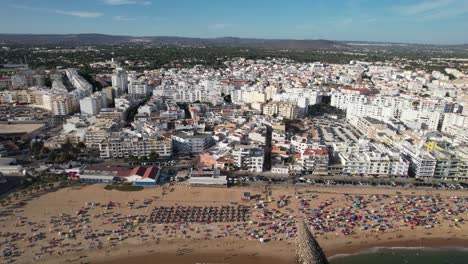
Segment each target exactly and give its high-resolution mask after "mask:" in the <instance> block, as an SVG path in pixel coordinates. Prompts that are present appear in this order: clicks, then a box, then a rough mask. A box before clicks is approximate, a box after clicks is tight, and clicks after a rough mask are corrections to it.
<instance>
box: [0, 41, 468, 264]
mask: <svg viewBox="0 0 468 264" xmlns="http://www.w3.org/2000/svg"><path fill="white" fill-rule="evenodd" d="M15 49H19V50H20V51H23V50H24V48H22V47H21V48H14V47H13V49H10V48H9V47H3V50H2V52H4V53H10V52H15ZM106 49H108V48H104V50H106ZM201 49H203V50H202V51H200V52H207V53H209V52H210V49H206V50H205V49H204V48H201ZM27 50H29V51H31V52H32V53H30V54H35V55H34V56H39V57H35V61H34V62H33V63H34V65H36V66H34V67H33V66H31V65H29V64H28V60H27V58H26V57H24V59H20V61H18V62H17V63H13V62H12V61H4V62H5V63H4V64H2V65H1V67H0V74H1V77H0V87H1V91H0V101H1V105H0V111H1V113H2V115H0V123H1V126H0V156H1V157H0V173H1V176H0V191H1V192H0V197H1V199H0V202H1V204H0V205H1V207H0V219H1V222H2V224H1V226H2V229H1V232H0V238H1V240H2V241H1V242H0V248H1V255H0V257H2V258H3V259H2V260H3V261H5V263H16V262H19V263H31V262H43V263H64V262H74V261H82V260H86V261H97V262H99V263H108V262H106V261H112V260H110V259H111V257H112V258H114V257H115V258H122V257H125V258H122V260H121V261H122V262H121V263H128V262H131V261H134V259H132V257H138V256H139V255H141V256H143V258H145V259H149V260H151V259H152V258H153V257H154V256H157V258H160V259H164V261H165V262H167V263H172V262H174V263H193V261H194V259H196V260H197V261H199V262H206V261H208V260H209V261H211V260H212V261H214V262H216V261H219V260H224V261H227V260H232V261H233V263H240V262H242V263H263V262H261V260H264V259H269V258H275V261H269V262H268V263H294V262H295V259H296V258H295V256H293V254H292V252H295V250H297V252H296V256H297V257H299V258H301V259H303V258H304V259H307V258H309V259H310V258H321V259H324V258H326V257H333V256H335V255H340V254H347V253H353V252H357V251H358V250H359V249H366V248H368V247H369V245H376V246H392V245H413V244H414V243H418V245H421V246H434V245H435V246H439V245H443V246H446V245H447V244H450V243H447V242H446V240H447V241H448V240H450V241H451V243H453V246H458V245H460V244H462V245H464V240H463V239H464V238H463V237H465V236H466V235H464V233H463V231H462V230H463V229H462V228H463V227H464V223H465V221H464V218H463V217H464V216H465V215H466V212H467V210H468V209H467V208H468V207H467V206H466V203H468V199H467V198H466V197H464V196H463V195H464V189H465V188H467V187H468V183H467V182H466V179H468V146H467V142H468V134H467V132H466V130H465V129H466V128H468V97H467V95H466V90H467V88H468V75H467V70H466V64H464V62H463V60H461V62H460V61H458V60H457V59H455V58H451V59H450V58H448V59H445V62H441V61H442V59H441V60H440V61H439V62H437V63H436V64H438V63H442V64H443V65H445V66H446V67H442V68H441V67H440V65H433V64H430V63H424V64H418V63H416V64H414V62H415V61H412V60H411V59H394V60H387V59H383V60H382V61H379V60H368V61H365V60H350V61H348V62H342V63H338V62H334V63H327V62H314V61H309V62H305V61H296V60H294V59H292V58H287V57H285V58H278V57H268V58H257V57H254V56H253V57H250V58H247V57H248V56H246V57H226V58H224V59H216V60H213V61H215V62H210V63H206V64H205V63H204V61H196V62H195V63H194V61H191V62H190V63H189V64H188V65H179V64H178V63H169V64H165V65H163V66H161V67H154V68H153V67H152V66H151V65H150V64H148V63H147V62H143V61H132V60H130V59H125V58H122V57H113V56H109V57H108V58H106V59H100V60H93V58H95V57H94V56H93V55H92V54H95V53H99V51H100V48H98V47H87V48H84V47H80V48H77V49H69V48H57V47H56V48H52V49H48V48H27ZM57 50H59V51H57ZM83 50H86V52H88V53H89V56H88V57H86V59H87V60H92V61H91V62H89V63H86V64H83V63H81V64H80V65H81V66H80V65H76V63H75V64H73V65H68V64H65V62H64V60H68V59H67V58H66V56H70V54H75V53H76V52H82V51H83ZM57 52H60V53H59V54H62V55H60V56H58V57H60V58H61V59H60V61H55V62H54V64H61V63H64V64H63V65H65V66H61V65H54V66H49V67H47V66H38V65H37V63H38V62H37V61H41V59H40V58H42V57H40V56H44V58H43V59H44V63H45V64H47V63H49V62H50V61H49V60H53V59H51V57H50V55H51V54H54V55H55V54H56V53H57ZM103 52H107V51H103ZM340 52H342V53H345V52H343V51H340ZM326 53H327V52H322V53H320V54H322V55H323V56H328V55H324V54H326ZM15 54H16V53H15ZM30 54H29V55H30ZM43 54H46V55H43ZM67 54H68V55H67ZM73 56H74V55H73ZM333 56H335V55H334V54H333ZM97 57H100V56H97ZM52 58H53V56H52ZM179 61H180V60H179ZM453 61H457V62H456V63H453ZM136 65H140V66H141V67H140V66H136ZM434 67H435V68H437V69H435V68H434ZM431 68H432V69H431ZM429 69H430V70H429ZM429 230H430V231H431V232H428V231H429ZM315 239H317V240H315ZM392 239H393V240H392ZM431 239H433V240H431ZM437 239H439V240H437ZM293 240H295V241H296V245H297V246H296V247H294V246H293V244H292V243H291V241H293ZM390 240H392V241H390ZM218 241H222V242H223V243H219V242H218ZM415 241H416V242H415ZM440 241H442V242H440ZM148 242H151V243H148ZM391 242H395V243H398V244H391ZM318 243H320V246H321V247H323V252H322V251H321V249H319V250H318V252H321V253H317V254H318V255H310V251H313V252H315V251H314V250H315V248H316V247H320V246H318ZM369 243H370V244H369ZM155 245H157V246H156V247H155ZM302 245H307V246H306V249H304V246H302ZM350 245H352V247H351V248H350ZM450 245H452V244H450ZM243 247H245V249H242V248H243ZM308 247H310V248H309V249H307V248H308ZM239 248H241V249H239ZM239 250H240V251H239ZM301 250H302V251H301ZM131 252H133V254H134V255H130V253H131ZM231 252H232V253H231ZM235 252H240V253H239V254H238V253H235ZM103 254H105V256H104V255H103ZM153 254H155V255H153ZM257 254H258V255H257ZM325 255H326V257H325ZM145 256H146V257H145ZM148 256H149V257H148ZM307 256H308V257H307ZM311 256H312V257H311ZM126 258H130V259H126ZM236 261H237V262H236ZM301 263H311V262H310V261H305V262H301ZM314 263H315V262H314Z"/></svg>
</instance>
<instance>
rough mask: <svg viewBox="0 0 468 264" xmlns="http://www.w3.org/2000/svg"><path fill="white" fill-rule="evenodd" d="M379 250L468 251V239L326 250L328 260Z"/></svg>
mask: <svg viewBox="0 0 468 264" xmlns="http://www.w3.org/2000/svg"><path fill="white" fill-rule="evenodd" d="M379 249H403V250H404V249H408V250H417V249H423V250H443V249H451V250H468V239H462V238H421V239H410V240H401V241H385V242H380V243H369V244H360V245H349V246H347V247H340V248H336V249H332V250H326V251H325V254H326V255H327V258H328V260H333V259H336V258H345V257H348V256H352V255H361V254H366V253H371V252H373V251H374V250H379Z"/></svg>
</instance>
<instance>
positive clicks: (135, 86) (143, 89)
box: [128, 80, 151, 96]
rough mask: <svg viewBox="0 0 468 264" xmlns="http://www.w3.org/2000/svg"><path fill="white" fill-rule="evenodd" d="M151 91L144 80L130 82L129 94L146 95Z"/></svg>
mask: <svg viewBox="0 0 468 264" xmlns="http://www.w3.org/2000/svg"><path fill="white" fill-rule="evenodd" d="M150 93H151V90H150V89H149V87H148V85H146V83H145V82H144V81H140V80H131V81H130V83H129V84H128V94H132V95H141V96H146V95H148V94H150Z"/></svg>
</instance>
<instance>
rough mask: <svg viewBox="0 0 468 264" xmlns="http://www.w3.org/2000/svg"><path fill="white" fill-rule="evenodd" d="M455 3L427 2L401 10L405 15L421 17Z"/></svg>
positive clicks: (449, 0)
mask: <svg viewBox="0 0 468 264" xmlns="http://www.w3.org/2000/svg"><path fill="white" fill-rule="evenodd" d="M451 3H453V0H435V1H429V2H428V1H425V2H420V3H418V4H414V5H407V6H400V7H399V10H400V12H401V13H402V14H404V15H419V14H423V13H426V12H430V11H432V10H436V9H439V8H442V7H446V6H447V5H449V4H451Z"/></svg>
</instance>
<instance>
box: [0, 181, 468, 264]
mask: <svg viewBox="0 0 468 264" xmlns="http://www.w3.org/2000/svg"><path fill="white" fill-rule="evenodd" d="M262 190H263V189H262V188H260V187H258V188H254V187H242V188H229V189H220V188H203V187H193V188H188V187H187V186H186V185H174V186H171V187H169V188H162V187H156V188H146V189H145V190H143V191H139V192H121V191H117V190H111V191H108V190H104V186H101V185H91V186H82V187H69V188H64V189H60V190H57V191H39V192H38V193H35V192H34V193H33V194H29V193H28V194H26V195H24V197H22V196H23V195H20V197H19V198H18V199H17V200H15V199H12V202H11V204H10V205H8V206H6V207H2V208H1V214H0V222H1V224H0V226H1V232H0V233H1V237H0V239H1V242H0V249H1V250H2V256H1V258H2V261H3V262H4V263H12V262H13V261H14V263H31V262H38V263H64V262H72V263H111V261H112V263H128V262H130V261H132V262H133V261H138V263H150V262H151V263H154V262H155V260H157V262H156V263H267V262H268V263H294V260H295V256H294V248H295V246H294V235H295V219H297V218H298V217H301V218H304V219H306V221H307V222H308V224H309V226H310V227H311V230H312V232H313V233H314V235H315V237H316V238H317V240H318V241H319V243H320V245H321V246H322V248H323V249H324V251H325V253H326V254H327V256H329V257H330V256H334V255H339V254H350V253H356V252H359V251H361V250H363V249H366V248H370V247H407V246H411V247H442V246H443V247H449V246H457V247H468V240H467V235H468V231H466V230H465V225H464V218H465V217H466V214H467V210H466V209H467V207H466V206H467V205H468V200H467V199H465V198H464V192H463V191H445V190H444V191H434V190H402V189H395V188H368V187H340V186H333V187H323V186H322V187H297V186H289V187H287V186H272V195H271V196H270V201H268V200H267V199H266V198H265V194H264V193H263V192H262ZM244 192H250V193H251V194H252V196H255V195H259V196H260V197H261V198H259V199H258V200H257V199H252V200H251V201H243V200H242V195H243V193H244ZM345 194H346V195H345ZM280 200H283V201H284V205H283V206H278V204H279V201H280ZM239 205H243V206H247V207H249V208H251V209H250V211H249V219H246V220H245V221H237V220H238V219H237V218H236V219H234V220H233V221H231V220H230V219H228V218H226V217H224V218H222V217H221V218H219V217H218V216H217V215H216V216H212V217H210V218H208V219H210V222H209V223H208V222H206V223H203V222H196V223H195V222H187V221H195V220H194V218H193V215H187V211H186V210H187V207H190V208H192V207H194V208H201V209H199V210H202V211H203V210H205V211H206V212H207V213H206V214H207V215H209V214H212V212H223V211H221V210H219V211H217V210H218V208H222V207H226V206H230V207H236V206H239ZM159 207H164V208H172V209H171V210H173V212H172V211H171V212H172V213H171V214H168V216H165V217H166V218H167V217H170V218H172V217H176V219H168V220H167V223H155V222H152V221H151V219H150V216H151V214H152V212H154V210H155V208H159ZM262 207H263V208H262ZM197 212H198V211H197ZM214 214H221V213H214ZM222 214H224V213H222ZM159 219H163V218H159ZM216 219H219V221H220V222H217V220H216ZM169 220H171V221H169Z"/></svg>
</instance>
